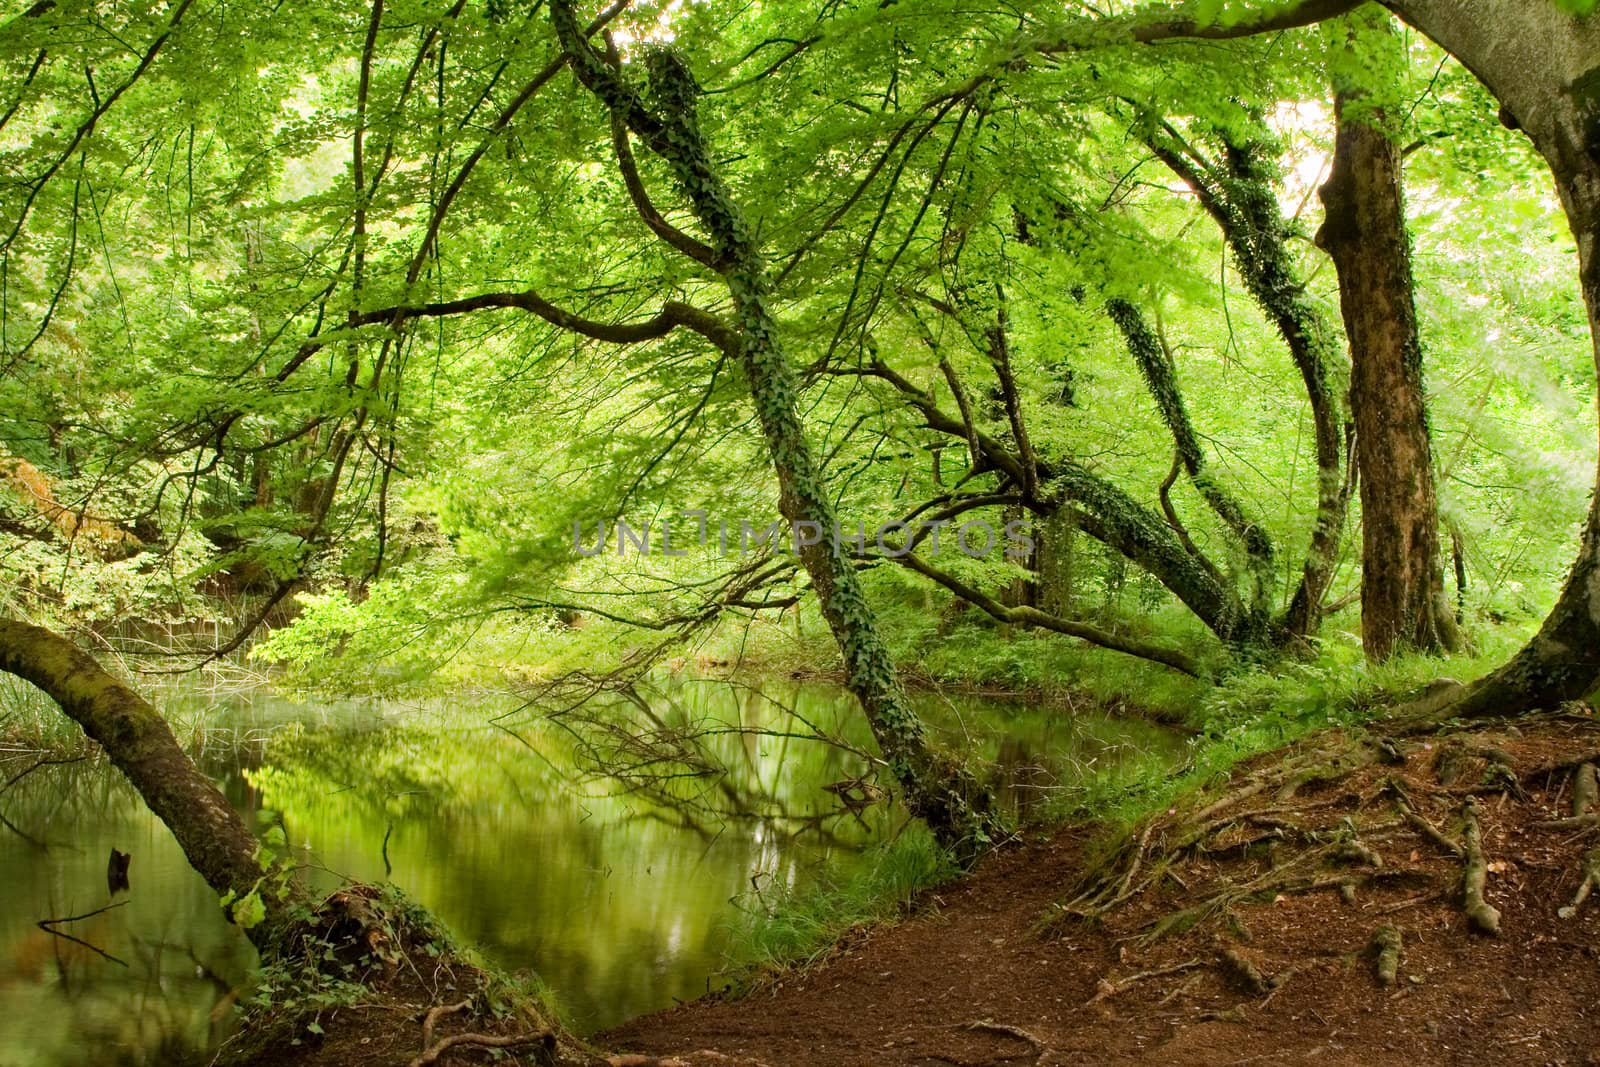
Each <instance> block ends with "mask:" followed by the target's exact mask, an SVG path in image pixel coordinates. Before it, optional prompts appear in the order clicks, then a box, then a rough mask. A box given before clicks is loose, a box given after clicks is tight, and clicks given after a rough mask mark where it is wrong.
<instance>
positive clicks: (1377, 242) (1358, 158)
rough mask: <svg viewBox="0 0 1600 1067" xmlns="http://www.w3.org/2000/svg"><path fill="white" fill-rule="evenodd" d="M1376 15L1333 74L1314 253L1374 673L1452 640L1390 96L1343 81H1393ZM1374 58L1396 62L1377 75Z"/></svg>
mask: <svg viewBox="0 0 1600 1067" xmlns="http://www.w3.org/2000/svg"><path fill="white" fill-rule="evenodd" d="M1373 10H1374V11H1376V15H1377V17H1376V18H1370V17H1367V16H1366V15H1365V14H1356V15H1353V16H1351V17H1350V20H1349V25H1350V45H1351V47H1350V48H1349V49H1348V50H1345V51H1346V58H1347V59H1348V60H1349V62H1347V63H1344V64H1336V65H1335V67H1336V73H1335V83H1336V86H1335V87H1336V89H1337V95H1336V98H1335V110H1336V114H1337V116H1338V136H1337V139H1336V141H1335V144H1334V154H1333V170H1332V174H1331V175H1330V177H1329V179H1328V182H1327V184H1326V185H1324V186H1323V187H1322V201H1323V204H1324V206H1325V207H1326V209H1327V219H1326V222H1325V223H1324V225H1323V227H1322V230H1321V232H1320V233H1319V234H1318V235H1317V243H1318V244H1319V245H1320V246H1321V247H1322V248H1323V249H1325V250H1326V251H1327V252H1328V254H1329V255H1330V256H1332V258H1333V262H1334V266H1335V267H1336V268H1337V270H1338V274H1339V305H1340V309H1341V311H1342V313H1343V316H1344V326H1345V333H1346V335H1347V336H1348V337H1349V339H1350V362H1351V371H1350V407H1351V412H1352V415H1353V417H1354V419H1355V425H1356V461H1357V464H1358V467H1359V470H1360V486H1361V522H1362V562H1361V639H1362V643H1363V645H1364V646H1365V647H1366V652H1367V658H1368V659H1370V660H1372V661H1374V662H1378V661H1382V660H1385V659H1388V658H1389V656H1390V655H1392V654H1393V653H1395V652H1396V651H1399V650H1401V649H1405V648H1410V649H1415V650H1418V651H1423V652H1437V651H1440V650H1454V649H1455V648H1456V647H1457V646H1458V644H1459V641H1458V635H1457V632H1456V628H1455V620H1454V618H1453V617H1452V616H1451V614H1450V606H1449V601H1448V600H1447V599H1446V598H1445V595H1444V576H1443V570H1442V569H1441V566H1440V556H1439V518H1438V503H1437V497H1436V494H1435V490H1434V482H1433V452H1432V446H1431V443H1430V440H1429V431H1428V413H1427V409H1426V406H1425V404H1424V396H1423V388H1422V342H1421V340H1420V338H1419V336H1418V333H1417V312H1416V306H1415V302H1414V298H1413V293H1412V276H1411V247H1410V243H1409V241H1408V239H1407V235H1406V226H1405V203H1404V198H1403V193H1402V189H1401V173H1400V150H1399V148H1398V146H1397V145H1396V144H1395V142H1394V140H1393V139H1392V137H1391V135H1390V131H1389V130H1388V129H1387V128H1386V127H1387V125H1388V124H1389V122H1390V121H1391V120H1390V118H1389V116H1387V115H1386V113H1385V110H1384V104H1385V102H1386V101H1385V100H1384V99H1383V96H1382V94H1383V91H1384V90H1385V89H1386V88H1387V86H1386V85H1382V84H1379V85H1375V86H1373V88H1372V90H1371V91H1369V90H1368V89H1367V88H1366V87H1365V86H1360V85H1354V84H1352V83H1351V79H1350V77H1349V76H1347V75H1345V74H1341V73H1339V71H1341V70H1348V71H1350V72H1351V73H1355V72H1357V71H1359V75H1358V77H1360V78H1362V79H1363V80H1378V81H1390V80H1392V79H1391V78H1390V77H1389V75H1390V73H1391V70H1390V68H1391V67H1398V66H1399V62H1402V61H1403V53H1402V52H1400V41H1399V38H1398V37H1397V36H1396V35H1395V34H1394V32H1393V29H1392V27H1391V24H1390V19H1389V16H1388V15H1387V14H1386V13H1384V12H1382V11H1377V10H1376V9H1373ZM1358 55H1359V56H1360V57H1363V58H1358ZM1376 57H1382V58H1387V59H1391V60H1394V61H1396V62H1393V63H1391V64H1384V63H1382V62H1377V63H1376V64H1374V59H1375V58H1376ZM1374 66H1376V68H1377V69H1376V72H1374V69H1373V68H1374Z"/></svg>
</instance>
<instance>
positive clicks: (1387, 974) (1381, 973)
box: [1372, 926, 1401, 986]
mask: <svg viewBox="0 0 1600 1067" xmlns="http://www.w3.org/2000/svg"><path fill="white" fill-rule="evenodd" d="M1400 949H1401V938H1400V931H1399V930H1397V929H1396V928H1394V927H1393V926H1380V927H1378V928H1377V930H1375V931H1373V934H1372V955H1373V969H1374V970H1375V971H1376V973H1377V976H1378V984H1379V985H1382V986H1392V985H1394V983H1395V979H1396V978H1398V977H1399V974H1400Z"/></svg>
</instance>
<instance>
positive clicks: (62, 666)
mask: <svg viewBox="0 0 1600 1067" xmlns="http://www.w3.org/2000/svg"><path fill="white" fill-rule="evenodd" d="M0 671H4V672H5V673H7V674H14V675H16V676H17V677H18V678H22V679H24V680H25V681H28V682H32V683H33V684H34V685H36V686H38V687H39V688H40V689H42V690H44V692H45V694H46V695H47V696H49V697H50V699H52V700H54V701H55V702H56V703H57V704H59V705H60V706H61V710H62V711H64V712H66V713H67V715H68V716H69V717H70V718H71V719H72V720H73V721H74V722H76V723H77V724H78V725H79V726H81V727H83V732H84V733H86V734H88V735H89V736H90V737H91V738H93V739H94V740H96V741H98V742H99V743H100V745H101V746H102V747H103V748H104V749H105V750H106V755H108V756H110V757H111V762H112V763H114V764H115V765H116V767H117V769H118V770H120V771H121V772H122V773H123V774H124V775H126V776H127V778H128V781H129V782H131V783H133V787H134V789H136V790H138V792H139V796H140V797H141V798H142V799H143V800H144V802H145V803H146V804H148V805H149V806H150V810H151V811H153V812H155V814H156V817H157V818H158V819H160V820H161V821H162V822H163V823H165V824H166V826H167V828H168V829H169V830H171V831H172V836H174V837H176V838H177V839H178V845H179V846H180V847H181V848H182V849H183V853H184V855H185V856H187V857H188V859H189V864H190V865H191V866H192V867H194V869H195V870H196V871H198V872H199V873H200V876H201V877H202V878H204V879H205V880H206V884H207V885H209V886H211V888H212V889H215V890H216V891H217V892H218V893H219V894H227V893H230V892H231V893H232V894H233V895H234V897H235V898H244V897H248V896H249V895H250V893H251V891H252V890H253V889H255V888H257V887H258V886H260V885H261V884H262V882H263V874H264V872H263V870H262V868H261V865H260V863H258V862H257V859H256V857H257V848H258V845H257V842H256V839H255V837H254V836H253V835H252V834H251V833H250V831H249V830H248V829H246V828H245V825H244V822H243V820H241V819H240V818H239V815H238V813H237V812H235V811H234V810H233V808H232V806H231V805H229V803H228V800H227V798H226V797H224V796H223V795H222V791H221V790H220V789H218V788H217V787H216V785H215V784H213V783H212V781H211V780H210V779H209V778H207V777H206V776H205V775H203V774H201V773H200V771H199V769H198V768H197V767H195V765H194V761H193V760H191V759H190V758H189V757H188V755H186V754H185V753H184V751H183V749H182V748H180V747H179V745H178V739H177V738H175V737H174V736H173V735H172V728H171V727H170V726H168V725H167V720H166V719H164V718H162V717H161V714H160V713H159V712H157V711H156V709H155V708H153V707H151V706H150V704H149V703H148V702H147V701H146V700H145V699H144V698H143V697H141V696H139V694H137V693H135V692H134V691H133V690H132V689H130V688H128V686H126V685H124V684H123V683H122V682H120V681H118V680H117V679H116V678H114V677H112V676H111V674H110V673H108V672H107V671H106V670H105V668H103V667H101V666H100V664H98V663H96V662H95V660H94V658H93V657H92V656H90V655H89V654H88V653H87V652H84V651H83V650H82V649H80V648H79V647H78V646H77V645H74V644H73V643H72V642H71V641H69V640H67V639H66V638H65V637H62V636H60V635H58V634H55V633H52V632H51V631H49V630H46V629H43V628H42V627H38V626H32V625H29V624H28V623H24V622H16V621H14V620H11V619H0ZM259 899H260V900H261V902H262V905H263V906H264V907H265V909H266V920H265V921H263V922H259V923H255V924H253V925H251V927H250V928H249V930H248V931H247V932H248V933H249V935H250V939H251V940H252V941H254V942H255V943H256V945H257V947H261V948H265V947H266V946H267V945H268V944H270V943H274V939H276V938H277V937H278V936H280V934H281V932H282V918H283V906H284V904H285V903H286V901H285V900H282V899H280V898H279V897H277V896H275V895H274V894H273V893H271V892H266V891H263V892H261V893H259Z"/></svg>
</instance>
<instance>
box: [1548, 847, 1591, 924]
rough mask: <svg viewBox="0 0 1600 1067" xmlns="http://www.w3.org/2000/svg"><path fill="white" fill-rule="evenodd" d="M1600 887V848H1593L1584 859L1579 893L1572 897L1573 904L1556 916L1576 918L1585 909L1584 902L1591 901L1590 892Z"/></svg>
mask: <svg viewBox="0 0 1600 1067" xmlns="http://www.w3.org/2000/svg"><path fill="white" fill-rule="evenodd" d="M1597 886H1600V847H1596V848H1591V849H1590V850H1589V851H1588V852H1586V853H1584V857H1583V881H1582V882H1580V883H1578V891H1577V892H1576V893H1574V894H1573V895H1572V903H1571V904H1568V905H1567V906H1566V907H1563V908H1559V909H1557V910H1556V914H1557V915H1559V916H1561V917H1562V918H1563V919H1572V918H1576V917H1577V914H1578V909H1579V908H1581V907H1583V902H1584V901H1585V900H1587V899H1589V892H1590V891H1591V890H1593V889H1594V888H1596V887H1597Z"/></svg>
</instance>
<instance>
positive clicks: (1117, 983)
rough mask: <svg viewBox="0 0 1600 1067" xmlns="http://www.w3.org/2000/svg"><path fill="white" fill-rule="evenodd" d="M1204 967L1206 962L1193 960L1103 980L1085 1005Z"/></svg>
mask: <svg viewBox="0 0 1600 1067" xmlns="http://www.w3.org/2000/svg"><path fill="white" fill-rule="evenodd" d="M1204 966H1205V961H1204V960H1202V959H1192V960H1184V961H1183V962H1182V963H1174V964H1173V965H1171V966H1170V967H1156V968H1153V969H1152V970H1148V971H1140V972H1139V973H1138V974H1130V975H1126V976H1124V977H1122V978H1115V979H1113V978H1109V977H1107V978H1102V979H1100V981H1099V983H1098V984H1097V986H1096V989H1095V994H1094V996H1092V997H1090V998H1089V999H1088V1000H1086V1001H1085V1002H1084V1004H1085V1005H1089V1004H1099V1003H1100V1002H1101V1001H1104V1000H1110V999H1111V998H1112V997H1114V996H1116V995H1117V994H1118V993H1123V992H1126V991H1127V990H1129V989H1132V988H1133V987H1134V986H1136V985H1138V984H1139V983H1140V982H1143V981H1146V980H1148V979H1151V978H1163V977H1165V976H1166V975H1169V974H1181V973H1183V972H1184V971H1192V970H1194V969H1195V968H1197V967H1204Z"/></svg>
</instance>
